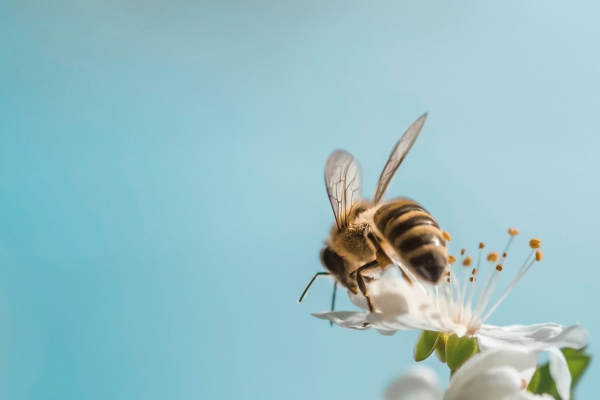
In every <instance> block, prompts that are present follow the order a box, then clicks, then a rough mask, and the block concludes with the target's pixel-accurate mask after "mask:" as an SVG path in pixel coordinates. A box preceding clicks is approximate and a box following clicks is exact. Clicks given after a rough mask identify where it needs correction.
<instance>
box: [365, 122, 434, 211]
mask: <svg viewBox="0 0 600 400" xmlns="http://www.w3.org/2000/svg"><path fill="white" fill-rule="evenodd" d="M425 118H427V113H425V114H423V115H422V116H421V117H419V119H417V120H416V121H415V122H413V124H412V125H411V126H410V127H409V128H408V130H407V131H406V132H405V133H404V135H402V137H401V138H400V140H399V141H398V143H396V146H395V147H394V150H392V154H390V158H389V160H388V162H387V164H385V168H383V171H382V172H381V176H380V177H379V181H378V182H377V189H376V190H375V195H374V196H373V203H374V204H377V203H379V201H380V200H381V199H382V198H383V195H384V194H385V191H386V189H387V187H388V185H389V184H390V182H391V181H392V178H393V177H394V174H395V173H396V171H397V170H398V167H400V164H402V161H404V158H405V157H406V155H407V154H408V151H409V150H410V148H411V147H412V145H413V143H414V142H415V140H416V139H417V136H419V132H421V128H422V127H423V124H424V123H425Z"/></svg>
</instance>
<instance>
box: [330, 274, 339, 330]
mask: <svg viewBox="0 0 600 400" xmlns="http://www.w3.org/2000/svg"><path fill="white" fill-rule="evenodd" d="M336 292H337V281H333V296H331V311H333V310H335V293H336ZM329 326H333V322H332V321H329Z"/></svg>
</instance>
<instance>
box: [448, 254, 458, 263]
mask: <svg viewBox="0 0 600 400" xmlns="http://www.w3.org/2000/svg"><path fill="white" fill-rule="evenodd" d="M455 261H456V257H454V256H453V255H452V254H450V255H449V256H448V262H449V263H450V264H452V263H453V262H455Z"/></svg>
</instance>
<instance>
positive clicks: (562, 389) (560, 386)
mask: <svg viewBox="0 0 600 400" xmlns="http://www.w3.org/2000/svg"><path fill="white" fill-rule="evenodd" d="M548 351H549V352H550V375H552V379H554V382H555V383H556V389H557V390H558V394H559V395H560V397H561V398H562V399H563V400H569V398H570V397H571V371H569V366H568V365H567V360H566V359H565V355H564V354H563V353H562V352H561V351H560V350H559V349H558V348H557V347H553V348H551V349H548Z"/></svg>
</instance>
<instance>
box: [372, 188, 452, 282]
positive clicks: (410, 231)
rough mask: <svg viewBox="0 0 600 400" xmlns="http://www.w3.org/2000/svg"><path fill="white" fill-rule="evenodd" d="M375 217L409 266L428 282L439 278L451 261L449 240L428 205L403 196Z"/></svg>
mask: <svg viewBox="0 0 600 400" xmlns="http://www.w3.org/2000/svg"><path fill="white" fill-rule="evenodd" d="M373 220H374V222H375V226H376V227H377V229H378V230H379V232H380V233H381V234H382V235H383V236H384V238H385V239H386V241H387V242H388V243H389V244H390V245H391V246H392V248H393V249H394V250H395V251H396V253H397V254H398V256H400V258H401V259H402V261H403V262H404V263H405V264H407V266H409V267H410V268H411V269H412V270H413V271H414V272H415V273H417V274H418V275H419V276H420V277H421V278H423V279H425V280H427V281H430V282H437V281H438V280H439V279H440V277H441V276H442V273H443V272H444V269H445V267H446V264H447V260H448V253H447V252H446V243H445V241H444V239H443V236H442V231H441V230H440V227H439V225H438V224H437V222H436V221H435V219H434V218H433V217H432V216H431V214H429V212H427V210H425V208H423V207H422V206H421V205H419V204H418V203H415V202H414V201H412V200H407V199H402V200H398V201H395V202H393V203H388V204H385V205H383V206H381V207H380V208H379V209H378V210H377V212H376V213H375V215H374V216H373Z"/></svg>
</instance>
